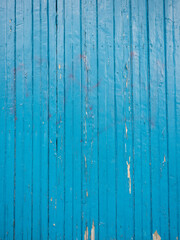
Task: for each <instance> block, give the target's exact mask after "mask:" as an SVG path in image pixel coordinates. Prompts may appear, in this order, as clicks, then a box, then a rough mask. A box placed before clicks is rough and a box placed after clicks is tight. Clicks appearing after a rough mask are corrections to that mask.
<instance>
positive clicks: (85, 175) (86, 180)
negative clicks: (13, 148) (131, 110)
mask: <svg viewBox="0 0 180 240" xmlns="http://www.w3.org/2000/svg"><path fill="white" fill-rule="evenodd" d="M81 4H82V6H81V9H82V23H81V24H82V25H81V28H82V30H81V34H82V35H81V38H82V46H81V49H82V50H81V51H82V52H81V56H80V58H81V67H82V69H81V71H82V92H81V94H82V116H81V117H82V180H81V181H82V237H83V236H84V238H85V239H86V238H87V239H88V237H89V233H90V228H91V227H90V225H91V224H90V222H89V218H90V212H89V211H90V209H89V204H90V199H89V190H90V141H91V140H90V139H91V120H90V117H89V88H90V80H89V69H90V63H89V59H88V50H89V44H88V26H87V25H88V20H87V15H88V14H89V12H88V6H89V4H88V1H86V0H83V1H82V2H81Z"/></svg>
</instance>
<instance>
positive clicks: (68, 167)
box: [64, 0, 74, 239]
mask: <svg viewBox="0 0 180 240" xmlns="http://www.w3.org/2000/svg"><path fill="white" fill-rule="evenodd" d="M72 59H73V53H72V1H71V0H70V1H65V109H64V111H65V238H67V239H71V238H72V236H73V225H72V223H73V203H72V198H73V188H72V184H73V181H72V176H73V175H72V174H73V161H74V156H73V149H74V142H73V137H74V132H73V121H72V119H73V111H74V109H73V78H72V70H73V65H74V63H73V61H72Z"/></svg>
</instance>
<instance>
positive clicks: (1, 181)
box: [0, 1, 13, 239]
mask: <svg viewBox="0 0 180 240" xmlns="http://www.w3.org/2000/svg"><path fill="white" fill-rule="evenodd" d="M0 17H1V21H0V27H1V31H2V33H1V34H0V64H1V68H0V83H1V94H0V119H1V124H0V152H1V158H0V194H1V196H2V197H1V198H0V211H1V213H2V214H0V224H1V227H0V238H1V239H5V236H6V225H5V214H6V213H5V194H4V191H5V187H6V186H5V165H6V162H5V161H6V159H5V136H6V132H5V125H6V71H5V69H6V2H5V1H1V2H0ZM12 71H13V70H12Z"/></svg>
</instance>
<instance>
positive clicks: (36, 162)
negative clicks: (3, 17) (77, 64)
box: [32, 0, 41, 239]
mask: <svg viewBox="0 0 180 240" xmlns="http://www.w3.org/2000/svg"><path fill="white" fill-rule="evenodd" d="M32 4H33V6H32V11H33V12H32V15H33V18H32V25H33V26H32V28H33V33H32V34H33V35H32V41H33V49H32V51H33V53H32V55H33V73H32V74H33V81H32V88H33V89H32V91H33V93H32V94H33V96H32V99H33V101H32V105H33V106H32V108H33V113H32V118H33V119H32V120H33V133H32V134H33V169H32V178H33V179H32V185H33V186H32V201H33V202H32V214H33V216H32V237H33V238H36V239H40V224H39V223H40V168H41V163H40V142H41V138H40V117H41V116H40V82H41V81H40V76H41V72H40V64H41V56H40V44H41V43H40V1H39V0H34V1H32Z"/></svg>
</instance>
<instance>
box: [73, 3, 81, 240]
mask: <svg viewBox="0 0 180 240" xmlns="http://www.w3.org/2000/svg"><path fill="white" fill-rule="evenodd" d="M80 4H81V2H80V1H79V0H75V1H72V40H73V43H72V62H73V66H72V78H73V80H72V81H73V84H72V88H73V89H72V91H73V95H72V97H73V98H72V101H73V113H72V121H73V126H72V127H73V133H74V136H73V142H74V145H73V152H74V153H73V169H72V171H73V174H72V178H73V179H72V180H73V186H72V187H73V199H72V201H73V213H72V214H73V222H72V227H73V235H72V238H73V239H81V219H82V217H81V157H82V156H81V145H82V141H81V58H80V54H81V37H80V21H81V15H80V7H81V6H80Z"/></svg>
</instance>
